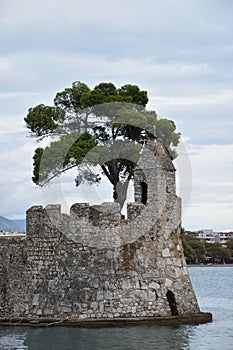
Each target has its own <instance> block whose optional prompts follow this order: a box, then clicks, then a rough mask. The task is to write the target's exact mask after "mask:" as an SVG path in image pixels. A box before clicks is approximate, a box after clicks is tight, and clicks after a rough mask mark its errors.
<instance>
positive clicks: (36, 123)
mask: <svg viewBox="0 0 233 350" xmlns="http://www.w3.org/2000/svg"><path fill="white" fill-rule="evenodd" d="M64 120H65V112H64V110H63V109H61V108H60V107H50V106H45V105H43V104H40V105H38V106H36V107H35V108H30V109H29V111H28V114H27V117H26V118H24V121H25V122H26V126H27V128H28V129H30V130H31V133H32V135H34V136H36V137H41V136H47V135H49V134H51V133H52V132H53V131H54V130H56V129H57V127H58V126H59V125H60V124H62V123H63V122H64Z"/></svg>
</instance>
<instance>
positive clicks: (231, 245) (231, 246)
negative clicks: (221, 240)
mask: <svg viewBox="0 0 233 350" xmlns="http://www.w3.org/2000/svg"><path fill="white" fill-rule="evenodd" d="M227 248H228V249H229V250H230V253H231V256H233V238H231V239H229V240H228V242H227Z"/></svg>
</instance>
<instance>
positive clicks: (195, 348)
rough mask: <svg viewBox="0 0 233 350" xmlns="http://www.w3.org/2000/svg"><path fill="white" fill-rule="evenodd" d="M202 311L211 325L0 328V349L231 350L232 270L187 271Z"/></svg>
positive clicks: (232, 321)
mask: <svg viewBox="0 0 233 350" xmlns="http://www.w3.org/2000/svg"><path fill="white" fill-rule="evenodd" d="M189 272H190V276H191V279H192V283H193V287H194V289H195V292H196V296H197V298H198V302H199V305H200V307H201V310H202V311H208V312H211V313H212V314H213V322H212V323H208V324H204V325H198V326H190V325H187V326H176V327H175V326H173V327H170V326H169V327H168V326H167V327H158V326H150V327H125V328H107V329H78V328H77V329H76V328H65V327H61V328H36V329H30V328H25V327H20V328H19V327H14V328H0V350H47V349H48V350H76V349H77V350H93V349H95V350H105V349H106V350H107V349H111V350H118V349H119V350H120V349H121V350H128V349H130V350H149V349H153V350H157V349H158V350H168V349H176V350H188V349H190V350H220V349H224V350H232V349H233V331H232V327H233V267H230V266H226V267H225V266H223V267H191V268H189Z"/></svg>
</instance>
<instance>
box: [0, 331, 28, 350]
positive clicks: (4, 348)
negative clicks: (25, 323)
mask: <svg viewBox="0 0 233 350" xmlns="http://www.w3.org/2000/svg"><path fill="white" fill-rule="evenodd" d="M26 338H27V332H26V331H25V332H23V331H22V329H21V328H19V329H18V328H16V329H13V328H10V329H6V328H2V329H1V330H0V349H1V350H28V346H27V345H25V342H26Z"/></svg>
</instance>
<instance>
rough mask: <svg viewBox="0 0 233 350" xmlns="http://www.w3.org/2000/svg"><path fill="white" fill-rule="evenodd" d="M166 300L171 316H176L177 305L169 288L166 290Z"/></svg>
mask: <svg viewBox="0 0 233 350" xmlns="http://www.w3.org/2000/svg"><path fill="white" fill-rule="evenodd" d="M166 296H167V301H168V304H169V306H170V309H171V314H172V316H177V315H179V313H178V310H177V305H176V298H175V295H174V293H173V292H171V291H170V290H168V291H167V294H166Z"/></svg>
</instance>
